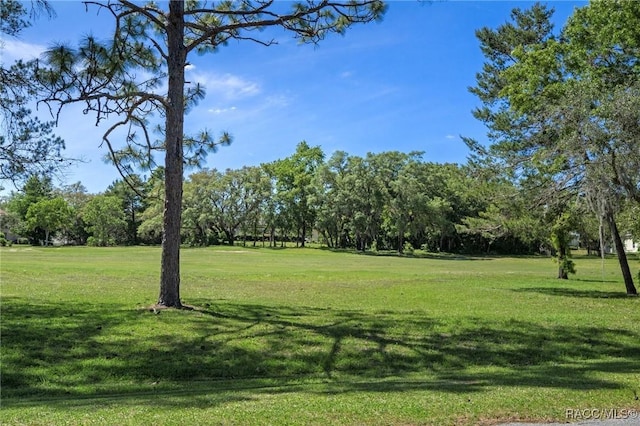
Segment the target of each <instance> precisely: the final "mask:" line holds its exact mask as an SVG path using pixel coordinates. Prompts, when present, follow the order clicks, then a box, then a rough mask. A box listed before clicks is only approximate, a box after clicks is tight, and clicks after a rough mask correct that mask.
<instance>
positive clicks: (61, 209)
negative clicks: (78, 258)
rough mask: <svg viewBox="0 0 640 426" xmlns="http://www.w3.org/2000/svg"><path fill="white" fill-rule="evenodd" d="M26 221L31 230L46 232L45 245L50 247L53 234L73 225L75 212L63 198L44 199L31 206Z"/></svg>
mask: <svg viewBox="0 0 640 426" xmlns="http://www.w3.org/2000/svg"><path fill="white" fill-rule="evenodd" d="M25 220H26V224H27V226H28V227H29V228H30V229H32V230H36V229H42V230H44V232H45V238H44V245H49V243H50V236H51V234H52V233H53V232H55V231H58V230H61V229H64V228H68V227H69V226H70V225H71V222H72V220H73V210H72V209H71V207H70V206H69V205H68V204H67V202H66V201H65V200H64V199H63V198H61V197H56V198H50V199H47V198H43V199H41V200H39V201H38V202H36V203H34V204H31V205H30V206H29V209H28V210H27V214H26V216H25Z"/></svg>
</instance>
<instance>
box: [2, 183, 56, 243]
mask: <svg viewBox="0 0 640 426" xmlns="http://www.w3.org/2000/svg"><path fill="white" fill-rule="evenodd" d="M52 196H53V185H52V183H51V178H50V177H42V176H37V175H32V176H30V177H29V178H28V179H27V181H26V182H25V184H24V185H23V187H22V189H21V191H20V192H17V193H16V192H12V193H11V196H10V197H9V201H8V202H7V210H8V211H9V213H10V214H11V215H12V217H13V220H12V225H13V228H12V229H11V230H12V232H14V233H15V234H17V235H20V236H22V237H25V238H28V239H29V242H30V243H31V244H39V243H40V241H44V240H45V231H44V230H43V229H42V228H38V227H36V228H35V229H32V228H31V227H30V226H29V225H28V224H27V212H28V211H29V208H30V207H31V206H32V205H34V204H36V203H38V202H39V201H41V200H46V199H50V198H52Z"/></svg>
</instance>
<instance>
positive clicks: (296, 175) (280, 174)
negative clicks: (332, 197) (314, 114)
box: [271, 141, 324, 247]
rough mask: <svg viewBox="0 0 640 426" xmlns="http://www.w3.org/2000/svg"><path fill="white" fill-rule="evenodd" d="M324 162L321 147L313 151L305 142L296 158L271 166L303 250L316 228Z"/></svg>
mask: <svg viewBox="0 0 640 426" xmlns="http://www.w3.org/2000/svg"><path fill="white" fill-rule="evenodd" d="M323 161H324V153H323V152H322V149H320V147H319V146H316V147H311V146H309V144H308V143H307V142H305V141H302V142H300V143H299V144H298V145H297V146H296V152H294V153H293V155H291V156H290V157H287V158H284V159H282V160H278V161H276V162H274V163H273V164H272V166H271V171H272V174H273V176H275V178H276V182H277V183H276V196H277V197H278V199H279V200H280V201H281V203H282V206H283V208H284V210H285V213H286V215H287V216H288V217H289V218H290V220H291V222H290V223H291V224H292V225H293V226H295V229H294V231H295V232H296V233H297V239H296V241H299V242H300V244H301V245H302V247H304V246H305V240H306V238H307V234H308V233H310V232H311V230H312V229H313V226H314V224H315V219H316V214H317V208H316V205H315V203H314V201H315V191H316V189H317V187H316V186H315V175H316V171H317V170H318V168H319V167H320V166H321V165H322V163H323Z"/></svg>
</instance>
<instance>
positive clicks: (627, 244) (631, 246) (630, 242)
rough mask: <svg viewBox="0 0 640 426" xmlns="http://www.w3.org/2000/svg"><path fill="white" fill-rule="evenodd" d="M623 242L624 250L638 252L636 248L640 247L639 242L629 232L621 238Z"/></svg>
mask: <svg viewBox="0 0 640 426" xmlns="http://www.w3.org/2000/svg"><path fill="white" fill-rule="evenodd" d="M623 243H624V251H625V252H627V253H638V250H639V249H640V243H638V242H637V241H636V240H634V239H633V237H632V236H631V235H630V234H627V235H626V237H625V239H624V240H623Z"/></svg>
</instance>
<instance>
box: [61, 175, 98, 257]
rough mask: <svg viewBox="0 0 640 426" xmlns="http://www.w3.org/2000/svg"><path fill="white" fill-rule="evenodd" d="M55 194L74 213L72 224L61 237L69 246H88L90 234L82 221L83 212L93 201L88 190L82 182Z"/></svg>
mask: <svg viewBox="0 0 640 426" xmlns="http://www.w3.org/2000/svg"><path fill="white" fill-rule="evenodd" d="M54 194H55V195H56V196H59V197H62V198H63V199H64V200H65V201H66V202H67V204H69V207H70V208H71V209H72V211H73V221H72V224H71V225H70V226H69V227H67V228H66V229H64V230H63V232H62V233H61V235H60V236H61V237H62V238H63V239H64V240H65V243H67V244H69V243H71V244H86V242H87V238H88V237H89V234H88V233H87V231H86V229H85V225H86V224H85V223H84V221H83V220H82V215H81V212H82V209H83V208H84V205H85V204H86V203H87V202H88V201H89V200H90V199H91V195H90V194H89V193H88V192H87V188H85V186H84V185H83V184H82V183H81V182H76V183H72V184H70V185H65V186H63V187H62V188H59V189H56V190H54Z"/></svg>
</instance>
